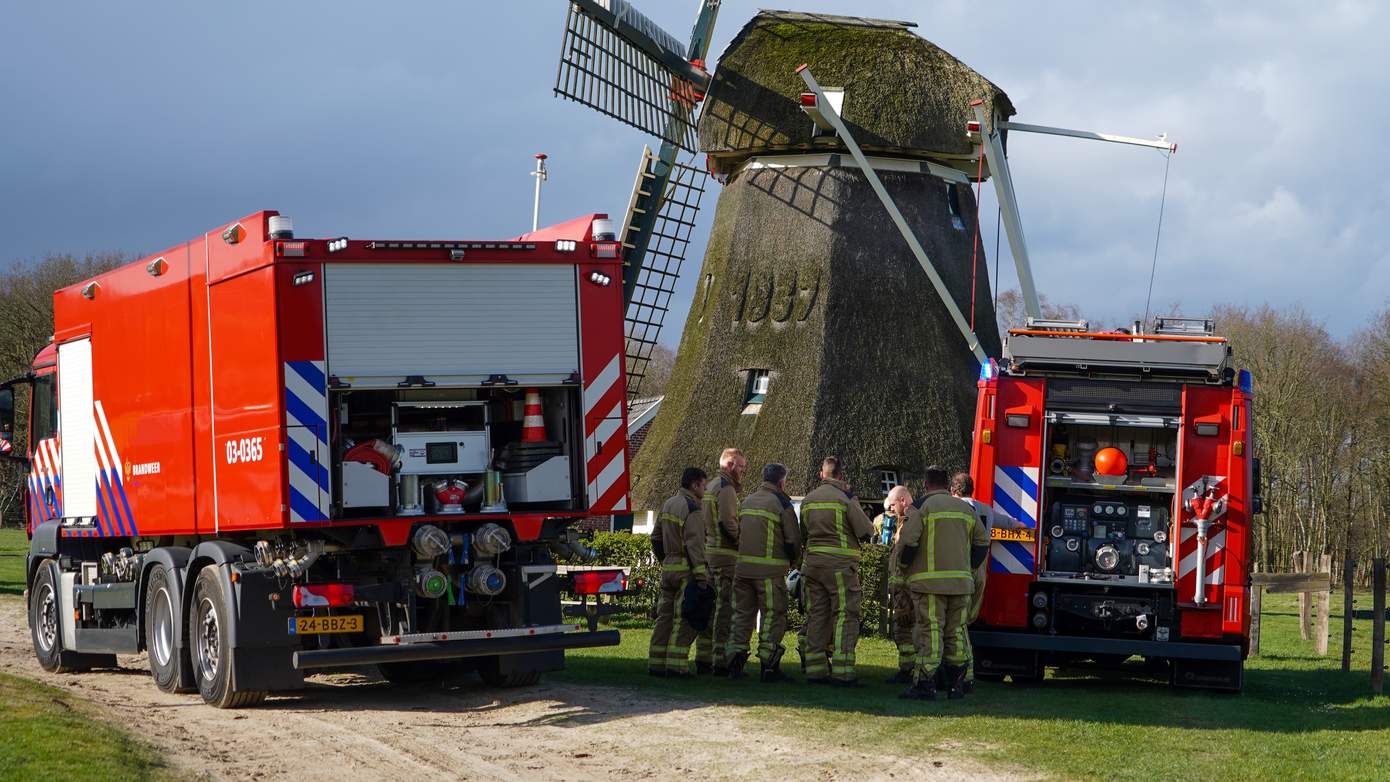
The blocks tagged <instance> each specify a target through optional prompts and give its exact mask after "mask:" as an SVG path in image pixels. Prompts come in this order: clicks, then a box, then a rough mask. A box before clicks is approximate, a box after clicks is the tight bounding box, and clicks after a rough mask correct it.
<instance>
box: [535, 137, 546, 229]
mask: <svg viewBox="0 0 1390 782" xmlns="http://www.w3.org/2000/svg"><path fill="white" fill-rule="evenodd" d="M531 176H533V177H535V178H536V206H535V208H534V209H532V210H531V232H532V233H534V232H535V231H536V230H537V229H539V228H540V227H541V183H542V182H544V181H545V180H546V177H547V176H548V175H547V173H546V170H545V153H544V152H538V153H536V170H535V171H532V172H531Z"/></svg>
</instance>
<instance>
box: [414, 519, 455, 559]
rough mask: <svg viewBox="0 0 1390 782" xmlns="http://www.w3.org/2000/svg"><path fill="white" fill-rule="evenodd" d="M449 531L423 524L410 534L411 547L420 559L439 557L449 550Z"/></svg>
mask: <svg viewBox="0 0 1390 782" xmlns="http://www.w3.org/2000/svg"><path fill="white" fill-rule="evenodd" d="M449 546H450V540H449V533H447V532H445V531H444V530H442V529H440V528H438V527H436V526H434V525H433V524H422V525H421V526H420V527H419V528H418V529H416V530H415V534H413V535H411V536H410V548H411V550H413V551H414V552H415V556H417V557H419V558H420V559H437V558H439V557H442V556H444V555H445V554H446V553H447V552H448V551H449Z"/></svg>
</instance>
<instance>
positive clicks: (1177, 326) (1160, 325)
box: [1154, 318, 1216, 337]
mask: <svg viewBox="0 0 1390 782" xmlns="http://www.w3.org/2000/svg"><path fill="white" fill-rule="evenodd" d="M1154 333H1155V334H1167V335H1170V336H1189V337H1191V336H1202V337H1210V336H1214V335H1215V334H1216V321H1214V320H1212V319H1211V318H1155V319H1154Z"/></svg>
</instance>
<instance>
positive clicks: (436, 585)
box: [415, 565, 449, 600]
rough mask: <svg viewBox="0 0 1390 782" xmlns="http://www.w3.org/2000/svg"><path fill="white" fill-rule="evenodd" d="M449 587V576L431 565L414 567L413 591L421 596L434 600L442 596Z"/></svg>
mask: <svg viewBox="0 0 1390 782" xmlns="http://www.w3.org/2000/svg"><path fill="white" fill-rule="evenodd" d="M448 589H449V577H448V576H446V575H444V574H443V573H441V572H439V571H438V570H436V569H435V568H434V567H433V566H432V565H417V566H416V567H415V593H416V594H418V595H420V596H421V597H425V598H429V599H430V600H435V599H438V598H440V597H443V596H444V593H445V592H446V591H447V590H448Z"/></svg>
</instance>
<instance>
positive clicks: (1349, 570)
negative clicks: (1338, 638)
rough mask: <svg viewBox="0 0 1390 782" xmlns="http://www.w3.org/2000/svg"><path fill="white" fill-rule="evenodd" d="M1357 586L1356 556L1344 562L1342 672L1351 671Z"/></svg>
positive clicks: (1349, 557) (1348, 557)
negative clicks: (1355, 589)
mask: <svg viewBox="0 0 1390 782" xmlns="http://www.w3.org/2000/svg"><path fill="white" fill-rule="evenodd" d="M1355 586H1356V558H1355V557H1352V556H1350V555H1348V556H1347V559H1346V561H1345V562H1343V563H1342V672H1343V673H1347V672H1349V671H1351V620H1352V599H1351V595H1352V589H1354V588H1355Z"/></svg>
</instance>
